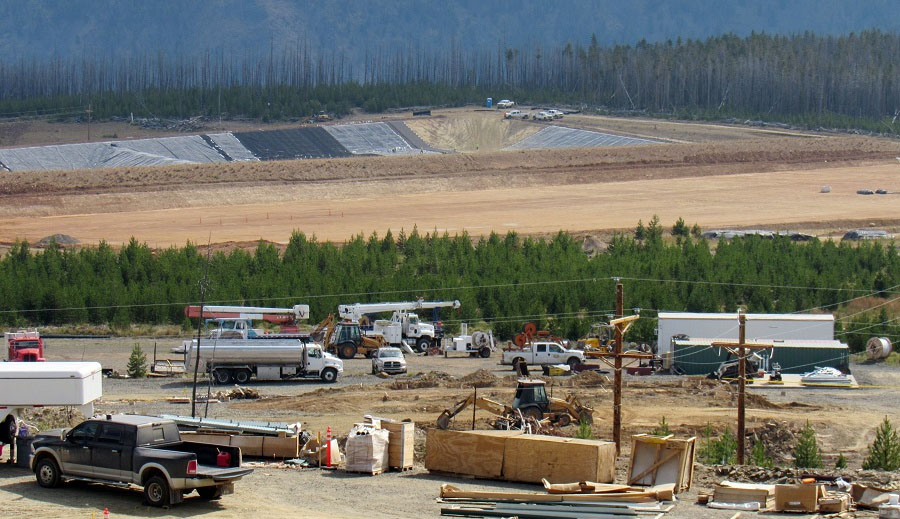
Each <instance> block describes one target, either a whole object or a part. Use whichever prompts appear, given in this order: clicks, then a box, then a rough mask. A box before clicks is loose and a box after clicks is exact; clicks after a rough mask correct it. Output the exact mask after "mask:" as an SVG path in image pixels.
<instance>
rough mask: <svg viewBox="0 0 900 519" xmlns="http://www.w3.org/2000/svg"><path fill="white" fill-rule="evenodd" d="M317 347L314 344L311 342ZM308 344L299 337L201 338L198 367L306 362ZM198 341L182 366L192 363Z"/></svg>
mask: <svg viewBox="0 0 900 519" xmlns="http://www.w3.org/2000/svg"><path fill="white" fill-rule="evenodd" d="M310 346H311V347H318V346H317V345H314V344H312V345H310ZM306 348H307V346H306V345H305V344H304V343H303V341H301V340H299V339H294V340H291V339H286V340H279V341H277V342H276V341H271V340H265V341H263V340H252V339H251V340H238V341H234V340H227V341H216V340H210V339H204V340H201V341H200V371H206V364H207V363H211V364H213V365H217V364H239V363H244V364H259V365H274V364H301V365H305V364H306V359H305V358H304V351H305V350H306ZM196 351H197V341H196V340H194V341H191V346H190V347H189V348H188V349H187V354H186V356H185V366H186V367H188V369H193V367H194V362H195V360H194V355H195V352H196Z"/></svg>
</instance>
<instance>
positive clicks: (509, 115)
mask: <svg viewBox="0 0 900 519" xmlns="http://www.w3.org/2000/svg"><path fill="white" fill-rule="evenodd" d="M503 118H504V119H528V114H527V113H525V112H523V111H522V110H510V111H508V112H506V113H505V114H503Z"/></svg>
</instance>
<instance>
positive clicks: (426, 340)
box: [338, 299, 460, 353]
mask: <svg viewBox="0 0 900 519" xmlns="http://www.w3.org/2000/svg"><path fill="white" fill-rule="evenodd" d="M459 306H460V305H459V301H458V300H455V301H425V300H423V299H417V300H416V301H403V302H395V303H355V304H352V305H338V315H339V316H340V317H341V319H348V320H350V321H353V322H357V323H360V324H361V325H362V324H363V322H364V321H366V320H368V316H369V315H371V314H380V313H385V312H392V314H391V318H390V320H387V319H384V320H382V319H378V320H375V321H374V322H373V323H372V329H371V330H366V334H367V335H380V336H382V337H384V339H385V342H387V343H388V344H391V345H397V346H402V345H407V346H409V343H412V344H414V345H415V350H416V351H417V352H419V353H425V352H426V351H428V348H429V347H431V345H432V343H435V344H437V343H438V342H440V339H441V336H442V335H443V332H438V331H436V330H435V327H434V325H432V324H428V323H423V322H421V321H419V316H418V314H416V313H413V310H429V309H437V308H459ZM407 341H408V342H407Z"/></svg>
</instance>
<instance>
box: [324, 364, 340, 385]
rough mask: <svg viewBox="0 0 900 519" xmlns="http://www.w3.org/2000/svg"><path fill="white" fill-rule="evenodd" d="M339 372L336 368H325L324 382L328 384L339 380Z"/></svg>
mask: <svg viewBox="0 0 900 519" xmlns="http://www.w3.org/2000/svg"><path fill="white" fill-rule="evenodd" d="M337 375H338V373H337V370H336V369H334V368H325V369H323V370H322V382H327V383H328V384H331V383H333V382H334V381H335V380H337Z"/></svg>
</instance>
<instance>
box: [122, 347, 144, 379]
mask: <svg viewBox="0 0 900 519" xmlns="http://www.w3.org/2000/svg"><path fill="white" fill-rule="evenodd" d="M126 372H127V373H128V376H129V377H132V378H144V377H146V376H147V355H145V354H144V350H142V349H141V345H140V344H135V345H134V347H133V348H131V356H130V357H128V366H127V368H126Z"/></svg>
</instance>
